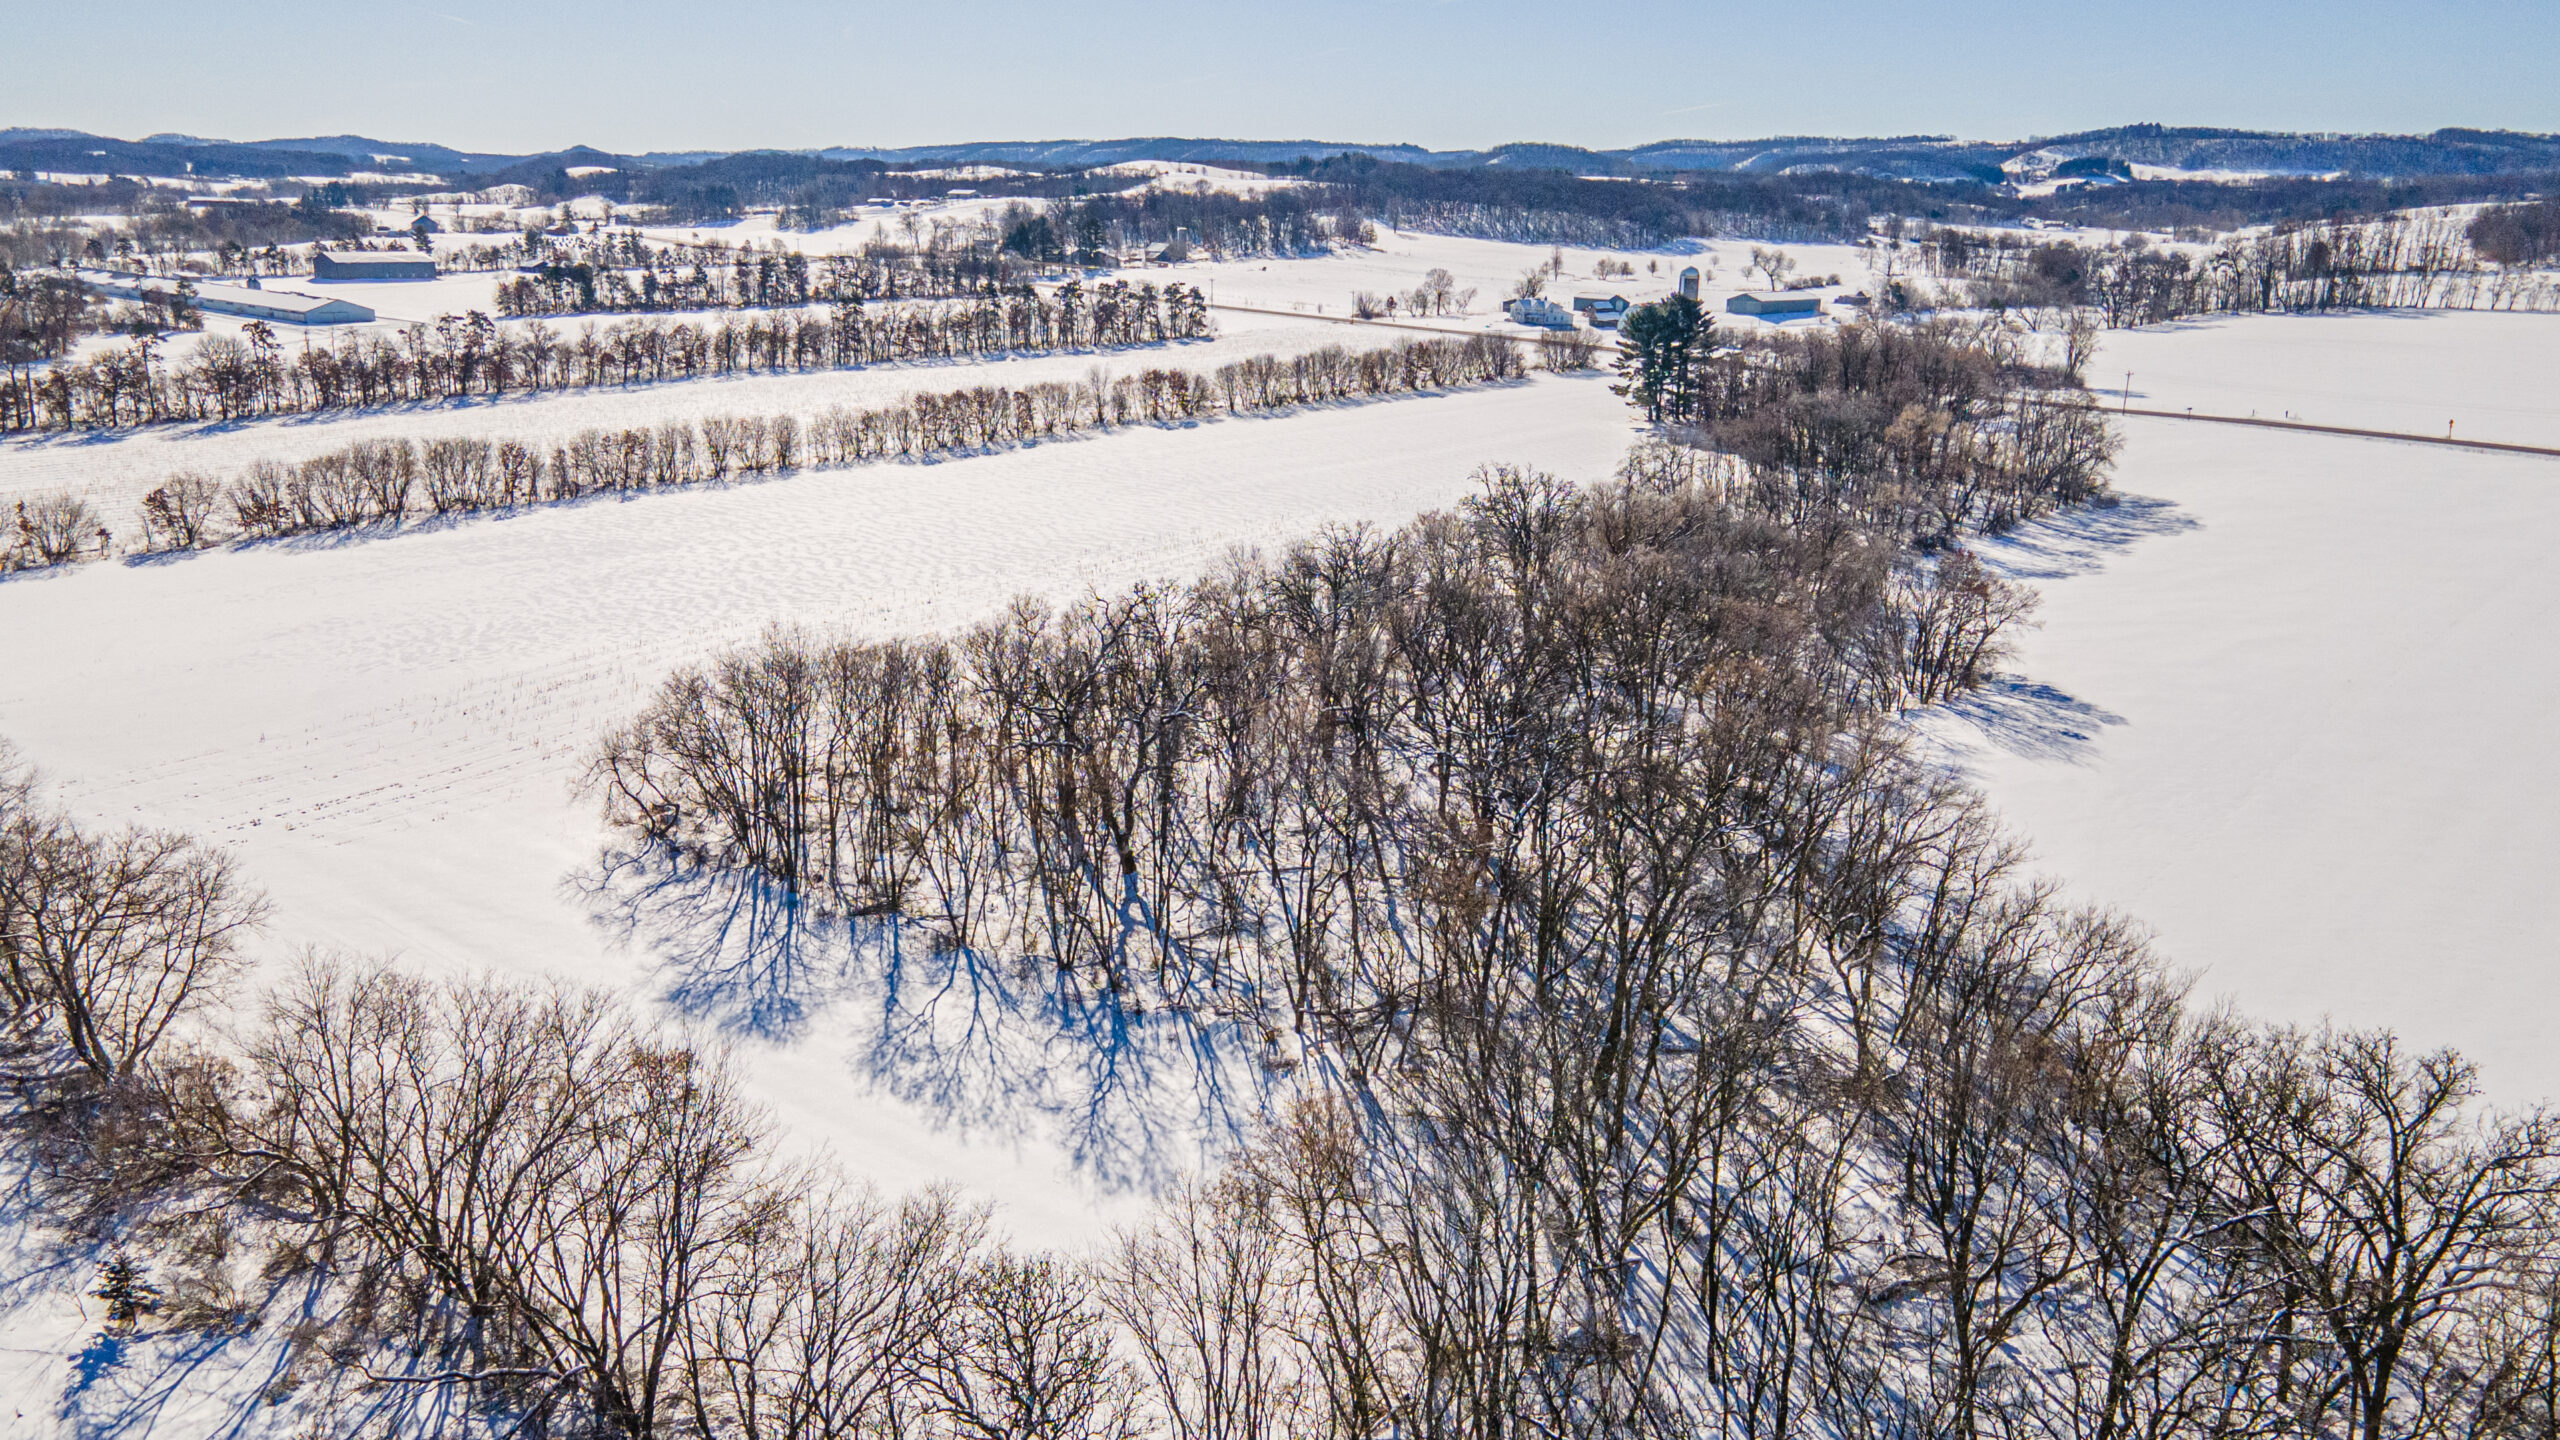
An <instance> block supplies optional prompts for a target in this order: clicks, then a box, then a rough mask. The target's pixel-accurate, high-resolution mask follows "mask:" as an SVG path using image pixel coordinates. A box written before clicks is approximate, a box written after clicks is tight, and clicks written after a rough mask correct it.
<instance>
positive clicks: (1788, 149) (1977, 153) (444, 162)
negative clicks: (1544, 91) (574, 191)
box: [0, 124, 2560, 184]
mask: <svg viewBox="0 0 2560 1440" xmlns="http://www.w3.org/2000/svg"><path fill="white" fill-rule="evenodd" d="M751 153H759V152H754V151H725V150H698V151H674V152H668V151H660V152H652V153H648V154H640V155H617V154H613V153H610V152H607V151H602V150H595V149H591V148H589V147H586V146H572V147H570V148H568V149H565V150H557V151H543V152H535V153H529V154H494V153H485V152H473V151H464V150H456V149H452V148H450V147H447V146H443V145H436V144H427V143H422V142H410V141H387V140H376V139H371V138H368V137H365V136H360V135H333V136H323V137H307V138H298V139H277V140H253V141H230V140H214V139H204V138H201V137H197V136H192V135H170V134H163V135H151V136H146V137H144V138H143V139H140V140H120V139H114V138H110V137H106V136H98V135H91V134H88V133H85V132H82V131H77V130H48V129H30V128H12V129H0V169H5V170H20V171H53V172H82V173H100V172H105V173H113V174H126V175H166V176H179V175H200V176H238V177H283V176H288V175H352V174H359V173H365V172H382V171H391V172H399V173H413V174H431V175H436V176H441V177H463V176H473V177H485V176H493V175H495V174H497V173H498V172H503V171H508V170H515V169H519V168H522V167H526V166H528V165H543V166H571V165H581V166H583V165H602V166H614V167H646V168H658V169H663V168H668V167H673V166H682V165H692V164H698V163H700V162H703V161H706V160H717V159H723V158H727V157H729V156H732V155H741V154H751ZM781 153H788V154H795V155H805V156H811V157H816V158H822V159H828V160H837V161H857V162H859V161H870V162H875V163H878V164H881V165H883V166H895V165H914V164H936V163H939V164H981V165H1014V166H1033V167H1039V168H1054V169H1080V168H1086V167H1092V166H1098V165H1113V164H1120V163H1123V162H1126V161H1132V160H1159V161H1174V162H1188V163H1194V164H1227V165H1259V166H1271V165H1291V164H1296V163H1298V162H1300V161H1312V160H1321V159H1325V158H1328V157H1332V156H1338V155H1345V154H1360V155H1368V156H1371V157H1373V158H1375V159H1378V160H1383V161H1393V162H1398V163H1403V164H1409V165H1420V166H1428V167H1432V168H1436V169H1478V168H1488V167H1504V168H1511V169H1537V170H1564V171H1570V172H1572V173H1575V174H1580V175H1630V176H1632V175H1646V174H1678V173H1684V172H1687V173H1696V172H1739V173H1745V174H1788V173H1824V172H1834V173H1838V172H1845V173H1854V174H1861V175H1870V176H1875V177H1878V178H1888V179H1897V180H1919V181H1931V180H1947V181H1972V182H1978V183H1986V184H1997V183H1999V182H2001V181H2003V180H2005V179H2012V178H2033V177H2038V176H2041V175H2045V174H2049V173H2051V171H2052V169H2053V168H2054V167H2055V166H2057V165H2059V164H2061V163H2064V162H2066V161H2069V160H2073V159H2079V158H2085V157H2091V156H2100V157H2105V158H2109V159H2114V160H2120V161H2124V162H2126V163H2127V164H2129V165H2154V166H2162V167H2168V168H2172V169H2177V170H2186V171H2237V172H2248V173H2263V174H2276V175H2332V174H2346V175H2354V176H2362V177H2369V178H2385V177H2406V176H2420V175H2508V174H2529V173H2534V172H2539V171H2560V135H2539V134H2528V133H2522V132H2515V131H2503V130H2464V129H2444V130H2437V131H2434V132H2432V133H2429V134H2425V135H2345V134H2331V133H2309V134H2296V133H2284V132H2275V131H2258V130H2224V129H2209V128H2195V127H2179V126H2165V125H2149V124H2146V125H2125V126H2116V127H2113V128H2109V129H2102V130H2089V131H2083V132H2080V133H2077V134H2071V135H2058V136H2044V137H2036V138H2030V139H2023V140H2002V141H1993V140H1962V139H1957V138H1955V137H1952V136H1946V135H1896V136H1881V137H1865V138H1855V137H1831V136H1778V137H1771V138H1765V139H1756V140H1659V141H1655V142H1653V143H1651V144H1647V145H1638V146H1634V147H1631V148H1628V149H1623V150H1589V149H1583V148H1580V147H1576V146H1570V145H1550V144H1541V143H1534V142H1532V143H1520V144H1509V145H1498V146H1495V147H1493V148H1491V149H1486V150H1429V149H1425V148H1423V147H1421V146H1418V145H1405V144H1367V143H1356V142H1337V141H1320V140H1226V139H1198V138H1182V137H1173V136H1157V137H1145V138H1132V139H1120V140H1026V141H984V142H973V143H967V144H955V145H918V146H908V147H904V148H896V149H880V148H867V147H829V148H823V149H814V150H811V149H801V150H792V151H786V152H781Z"/></svg>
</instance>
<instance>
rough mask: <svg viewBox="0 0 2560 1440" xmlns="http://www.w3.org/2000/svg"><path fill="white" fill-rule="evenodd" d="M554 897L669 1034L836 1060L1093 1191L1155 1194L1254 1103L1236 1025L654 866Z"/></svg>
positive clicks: (687, 864) (626, 869) (676, 866)
mask: <svg viewBox="0 0 2560 1440" xmlns="http://www.w3.org/2000/svg"><path fill="white" fill-rule="evenodd" d="M569 884H570V886H571V888H572V890H573V891H574V892H575V893H576V894H577V896H578V897H579V898H580V899H581V900H582V901H583V902H584V903H585V905H586V906H587V909H588V912H589V914H590V916H591V917H592V918H593V920H594V922H595V923H596V924H597V925H598V926H599V927H600V928H602V929H603V930H604V931H605V932H606V933H607V934H609V935H610V936H612V937H613V938H614V939H616V940H618V941H619V942H621V943H622V944H623V945H624V946H625V947H626V948H628V949H630V950H631V951H633V952H634V953H635V954H637V955H638V956H640V957H641V958H642V959H643V961H644V963H645V964H646V966H647V967H648V970H649V973H650V974H651V975H652V977H653V979H654V981H655V983H656V985H657V986H658V990H659V994H660V996H661V998H662V999H663V1001H664V1002H665V1003H666V1004H667V1006H668V1007H669V1008H670V1009H672V1010H673V1011H674V1012H675V1013H677V1014H678V1015H681V1016H683V1017H684V1018H685V1019H687V1020H688V1021H691V1022H693V1023H696V1024H701V1025H704V1026H707V1027H709V1028H711V1029H713V1030H715V1031H719V1032H724V1033H729V1034H734V1035H741V1036H745V1037H748V1038H751V1039H754V1040H757V1041H760V1042H763V1043H768V1044H774V1045H787V1046H798V1047H806V1046H810V1045H817V1044H829V1045H840V1046H841V1047H842V1052H843V1054H844V1057H845V1067H846V1078H847V1079H848V1081H850V1082H854V1083H855V1085H856V1087H857V1088H858V1089H864V1088H867V1089H868V1090H870V1091H871V1092H872V1093H875V1094H880V1095H886V1096H889V1097H892V1098H894V1099H896V1100H898V1101H901V1102H903V1103H905V1104H907V1105H910V1106H913V1107H915V1108H916V1109H918V1110H920V1111H922V1112H924V1113H925V1114H927V1115H929V1116H931V1117H933V1119H934V1120H935V1121H936V1122H937V1123H938V1124H940V1125H942V1126H944V1127H947V1128H950V1129H953V1130H955V1131H958V1132H960V1133H962V1134H980V1135H986V1136H992V1137H998V1138H1010V1137H1024V1136H1034V1135H1038V1136H1046V1137H1048V1138H1051V1139H1054V1140H1055V1141H1056V1142H1057V1143H1058V1145H1059V1146H1060V1148H1061V1149H1062V1150H1063V1151H1064V1152H1065V1153H1066V1154H1067V1156H1068V1157H1069V1158H1070V1160H1071V1162H1072V1164H1073V1166H1074V1168H1075V1169H1076V1170H1077V1172H1078V1173H1080V1174H1082V1175H1084V1176H1085V1177H1087V1178H1088V1179H1090V1180H1091V1181H1093V1182H1095V1183H1096V1184H1098V1185H1100V1186H1103V1187H1105V1188H1108V1189H1113V1190H1138V1191H1142V1192H1146V1191H1155V1190H1159V1189H1161V1188H1162V1187H1163V1186H1164V1185H1165V1184H1166V1183H1167V1182H1169V1181H1170V1180H1172V1179H1173V1178H1174V1177H1176V1176H1178V1175H1181V1174H1185V1173H1189V1172H1190V1171H1192V1170H1193V1169H1195V1168H1196V1167H1197V1166H1198V1164H1199V1163H1200V1161H1201V1159H1202V1158H1203V1157H1204V1155H1206V1154H1208V1153H1212V1152H1214V1151H1216V1150H1218V1149H1222V1148H1224V1147H1225V1146H1227V1145H1228V1144H1231V1143H1232V1142H1233V1141H1234V1140H1235V1139H1237V1138H1238V1137H1240V1136H1241V1135H1242V1133H1243V1132H1244V1130H1245V1128H1246V1127H1247V1126H1248V1125H1249V1124H1251V1123H1252V1122H1253V1121H1254V1120H1255V1119H1257V1118H1259V1117H1260V1116H1261V1115H1262V1114H1264V1113H1265V1111H1266V1107H1267V1105H1268V1104H1269V1102H1270V1099H1271V1087H1272V1083H1273V1082H1272V1077H1271V1076H1270V1075H1269V1074H1268V1073H1267V1072H1266V1071H1265V1070H1264V1069H1263V1068H1262V1067H1261V1065H1260V1064H1259V1050H1258V1043H1257V1037H1256V1036H1255V1035H1254V1034H1253V1033H1252V1031H1251V1030H1250V1028H1249V1027H1247V1026H1246V1025H1244V1024H1243V1023H1241V1022H1239V1021H1236V1020H1231V1019H1223V1018H1213V1017H1209V1016H1203V1015H1195V1014H1190V1013H1186V1012H1183V1011H1181V1010H1176V1009H1141V1008H1139V1007H1138V1006H1136V1005H1133V1004H1129V1003H1124V1002H1123V1000H1122V999H1121V998H1120V997H1118V996H1114V995H1111V994H1107V993H1095V992H1090V991H1088V989H1087V987H1085V986H1084V985H1083V984H1082V983H1080V982H1079V980H1078V979H1077V978H1076V977H1075V976H1073V975H1069V974H1065V973H1062V972H1060V971H1059V970H1058V969H1057V967H1056V966H1055V965H1053V964H1050V963H1048V962H1046V961H1040V960H1036V959H1027V958H1019V959H1018V958H1000V957H996V956H992V955H989V954H987V953H986V952H984V951H980V950H973V949H966V948H961V947H956V946H951V945H948V944H946V943H942V942H941V941H940V940H939V939H938V938H937V937H935V936H933V935H931V934H930V933H928V932H927V931H926V930H925V929H924V928H923V927H920V926H916V925H913V924H909V923H907V922H904V921H899V920H880V919H869V918H862V917H849V916H845V915H842V914H838V913H832V912H829V911H825V910H822V909H820V908H819V907H818V906H816V905H814V904H812V903H811V902H810V901H809V900H807V899H806V898H796V897H793V896H790V895H787V894H785V893H783V892H782V891H781V889H780V888H779V887H778V886H775V885H773V884H772V883H771V882H769V881H766V880H764V879H762V878H760V877H758V876H756V875H754V874H752V873H750V872H746V871H742V870H738V869H733V868H729V867H725V866H719V865H712V864H697V863H693V862H691V861H688V860H686V859H683V858H680V857H678V856H676V855H674V854H673V853H671V852H669V851H668V850H666V849H665V848H663V847H651V848H648V849H644V850H637V851H622V852H615V853H611V854H607V855H605V856H603V857H601V858H600V859H599V861H598V862H597V864H596V865H595V866H594V867H593V868H592V869H590V870H588V871H586V872H584V873H581V874H579V875H577V876H574V877H572V878H571V880H570V882H569Z"/></svg>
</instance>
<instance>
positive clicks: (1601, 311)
mask: <svg viewBox="0 0 2560 1440" xmlns="http://www.w3.org/2000/svg"><path fill="white" fill-rule="evenodd" d="M1573 308H1574V310H1575V312H1576V313H1578V314H1583V315H1588V316H1590V317H1591V324H1592V326H1593V328H1595V329H1600V330H1614V329H1616V328H1617V325H1618V322H1619V321H1621V320H1624V319H1626V318H1627V297H1626V296H1624V295H1576V296H1574V297H1573Z"/></svg>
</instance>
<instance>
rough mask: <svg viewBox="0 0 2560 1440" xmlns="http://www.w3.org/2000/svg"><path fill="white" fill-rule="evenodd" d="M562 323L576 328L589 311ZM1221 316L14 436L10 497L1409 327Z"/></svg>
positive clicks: (1352, 343)
mask: <svg viewBox="0 0 2560 1440" xmlns="http://www.w3.org/2000/svg"><path fill="white" fill-rule="evenodd" d="M550 323H551V324H552V325H553V328H554V329H556V330H559V331H561V332H562V333H565V334H570V335H574V334H575V333H576V327H577V324H578V322H576V321H568V322H561V321H553V322H550ZM599 323H602V322H599ZM1217 328H1218V331H1219V333H1218V335H1217V336H1216V337H1215V338H1212V339H1209V340H1198V341H1183V342H1179V343H1176V344H1171V345H1159V346H1143V347H1130V348H1126V349H1118V350H1086V351H1074V352H1067V353H1060V354H1052V355H1037V356H1024V357H998V358H994V359H987V360H953V361H936V362H927V363H920V364H912V365H879V366H870V367H866V368H862V369H855V370H821V371H811V372H808V373H804V374H785V375H737V376H722V377H718V378H711V379H700V380H684V381H673V380H671V381H664V382H661V383H657V384H641V385H633V386H629V387H623V388H616V389H591V390H570V391H559V392H551V393H546V394H542V395H535V396H527V395H523V394H510V395H506V396H503V397H498V398H485V397H484V398H475V399H471V400H465V401H438V402H432V403H427V404H417V405H394V406H386V407H381V408H376V409H368V410H352V409H351V410H340V411H331V412H326V413H322V414H317V415H295V416H282V417H277V418H273V419H262V420H251V421H239V422H231V423H219V422H217V423H207V424H182V425H158V426H145V427H140V428H135V429H128V430H115V431H75V432H71V433H67V434H64V433H51V434H45V435H38V436H31V437H14V438H10V439H6V440H0V501H6V500H8V499H10V498H13V497H15V496H19V495H25V494H30V493H34V492H40V491H53V490H70V491H74V492H77V493H79V494H81V495H84V496H86V497H88V498H89V500H90V502H91V503H92V504H93V505H95V506H97V507H98V509H99V511H100V513H101V514H102V515H103V516H104V517H105V519H106V521H107V523H108V525H110V526H111V527H115V528H116V529H118V530H119V531H121V530H124V529H126V528H128V527H130V526H131V525H132V524H133V507H134V505H135V504H136V503H137V502H139V501H140V499H141V498H142V496H143V495H144V494H145V493H147V492H148V491H149V490H150V489H151V488H152V487H153V486H155V485H158V484H159V483H160V482H161V481H163V480H166V479H167V478H168V477H169V474H170V472H171V471H174V470H182V469H196V470H202V471H206V472H207V473H210V474H214V475H216V476H222V477H228V476H230V475H233V474H236V473H238V472H239V471H240V470H242V469H245V468H246V467H247V466H248V465H249V464H251V463H252V462H254V461H258V460H278V461H284V462H287V463H291V462H294V461H299V460H307V459H309V458H310V457H312V456H314V455H318V454H321V453H323V452H326V451H329V450H334V449H337V448H338V447H340V446H342V445H346V444H348V443H350V442H353V441H357V440H373V439H390V438H395V437H398V438H408V439H415V440H427V439H434V438H439V437H442V436H448V435H461V436H471V437H475V438H487V439H493V440H504V439H516V440H528V441H540V442H544V443H549V442H551V441H555V440H557V439H559V438H562V437H565V436H568V435H572V434H575V433H577V432H578V431H580V430H585V429H590V428H602V429H619V428H622V427H626V426H643V425H656V424H659V423H660V422H662V421H668V420H697V421H698V420H700V419H701V418H702V417H703V416H706V415H782V414H788V415H794V416H798V417H801V418H802V419H806V418H807V417H809V416H812V415H816V414H818V413H820V412H823V411H824V410H826V409H827V408H828V407H830V406H835V405H845V406H852V407H856V408H859V407H862V406H869V405H882V404H886V403H888V402H890V401H893V400H895V399H897V398H898V397H899V396H901V395H909V394H915V393H917V392H920V391H944V390H961V389H967V388H969V387H972V386H978V385H999V386H1001V385H1026V384H1035V383H1038V382H1041V381H1050V380H1081V379H1084V378H1086V377H1087V375H1088V374H1089V373H1090V372H1092V371H1094V370H1096V369H1097V368H1098V369H1100V370H1102V371H1104V372H1106V373H1109V374H1113V375H1125V374H1130V373H1133V372H1135V371H1138V370H1142V369H1146V368H1149V367H1151V366H1167V367H1172V368H1177V369H1184V370H1200V371H1209V370H1215V369H1217V368H1218V367H1219V366H1221V365H1225V364H1228V363H1231V362H1233V361H1236V360H1240V359H1244V358H1246V357H1248V356H1253V355H1266V354H1276V355H1297V354H1303V353H1305V352H1307V351H1310V350H1317V349H1321V348H1323V347H1325V346H1328V345H1344V346H1349V347H1352V348H1354V349H1361V348H1369V347H1376V346H1387V345H1393V344H1395V343H1396V342H1397V341H1399V340H1402V339H1405V338H1407V337H1406V336H1405V335H1404V334H1403V333H1401V332H1398V331H1395V330H1388V329H1368V328H1364V327H1360V326H1351V325H1336V324H1331V323H1328V322H1326V321H1322V320H1316V319H1308V320H1303V321H1301V320H1296V319H1292V318H1288V317H1282V316H1264V315H1251V314H1241V315H1239V314H1223V313H1222V314H1220V315H1219V316H1217Z"/></svg>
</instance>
